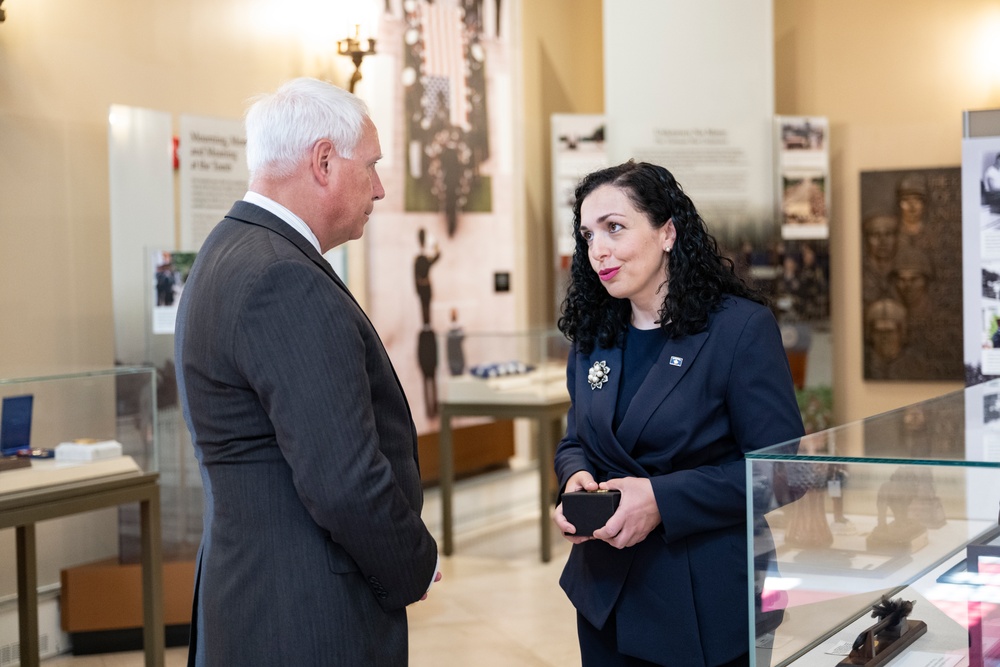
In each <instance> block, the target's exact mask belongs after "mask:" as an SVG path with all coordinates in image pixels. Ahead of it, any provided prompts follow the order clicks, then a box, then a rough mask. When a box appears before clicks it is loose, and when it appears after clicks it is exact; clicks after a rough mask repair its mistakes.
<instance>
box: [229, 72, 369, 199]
mask: <svg viewBox="0 0 1000 667" xmlns="http://www.w3.org/2000/svg"><path fill="white" fill-rule="evenodd" d="M367 117H368V107H367V106H366V105H365V103H364V101H363V100H362V99H361V98H360V97H356V96H355V95H352V94H351V93H349V92H347V91H346V90H344V89H343V88H338V87H336V86H334V85H332V84H329V83H326V82H325V81H320V80H318V79H310V78H308V77H301V78H298V79H292V80H291V81H289V82H287V83H285V84H284V85H282V86H281V87H280V88H278V90H277V91H275V92H274V93H271V94H266V95H260V96H258V97H257V98H255V101H254V102H253V104H252V105H251V107H250V108H249V109H248V110H247V112H246V117H245V118H244V124H245V126H246V133H247V147H246V148H247V167H248V168H249V170H250V180H251V181H252V180H253V179H254V177H255V176H258V175H259V176H268V177H272V178H282V177H285V176H288V175H289V174H291V173H292V171H293V170H294V169H295V167H296V166H297V165H298V164H299V162H301V161H302V159H303V158H304V157H305V156H306V155H307V154H308V153H309V151H310V150H311V149H312V147H313V145H314V144H315V143H316V142H317V141H319V140H320V139H329V140H331V141H332V142H333V145H334V147H335V148H336V150H337V154H338V155H340V156H341V157H345V158H350V157H353V154H354V149H355V148H356V147H357V145H358V141H360V139H361V135H362V133H363V132H364V123H365V119H366V118H367Z"/></svg>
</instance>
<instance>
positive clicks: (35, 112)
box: [0, 0, 1000, 421]
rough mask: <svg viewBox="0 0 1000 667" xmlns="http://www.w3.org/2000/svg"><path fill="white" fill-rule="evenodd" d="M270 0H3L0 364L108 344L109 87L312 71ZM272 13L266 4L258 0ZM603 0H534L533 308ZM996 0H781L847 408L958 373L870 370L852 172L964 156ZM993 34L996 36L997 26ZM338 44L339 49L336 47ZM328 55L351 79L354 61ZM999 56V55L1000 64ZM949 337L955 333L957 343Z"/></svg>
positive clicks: (156, 96)
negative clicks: (814, 167) (906, 377)
mask: <svg viewBox="0 0 1000 667" xmlns="http://www.w3.org/2000/svg"><path fill="white" fill-rule="evenodd" d="M280 6H282V3H281V2H279V0H273V2H257V3H245V2H241V1H240V0H176V1H175V2H169V3H151V2H141V3H140V2H134V1H132V0H107V2H105V3H103V4H99V5H93V4H92V3H78V2H71V3H66V2H58V1H57V0H7V2H5V4H4V9H6V11H7V21H6V22H5V23H3V24H0V285H2V287H0V313H2V315H0V350H2V351H0V377H7V376H12V375H19V374H23V373H32V374H34V373H45V372H58V371H65V370H72V369H77V368H82V367H94V366H106V365H108V364H110V363H112V361H113V345H112V340H111V339H112V321H111V288H110V266H109V264H110V261H109V258H110V250H109V246H110V240H109V228H108V194H107V193H108V183H107V171H108V169H107V132H106V123H107V120H106V115H107V110H108V106H109V105H110V104H112V103H120V104H127V105H132V106H140V107H147V108H153V109H160V110H164V111H168V112H171V113H173V114H175V115H177V114H180V113H194V114H202V115H219V116H226V117H238V116H239V115H240V114H241V113H242V110H243V106H244V100H245V99H246V98H247V97H249V96H250V95H252V94H254V93H256V92H258V91H261V90H267V89H270V88H273V87H274V86H275V85H276V84H277V83H278V82H279V81H281V80H283V79H285V78H288V77H290V76H296V75H299V74H318V73H319V72H318V71H317V67H320V65H318V64H317V59H316V57H315V56H312V55H310V54H309V53H306V52H305V50H304V48H303V47H302V46H300V43H299V42H298V41H297V39H296V38H295V36H294V34H293V33H294V29H295V27H294V26H293V25H289V24H287V22H286V21H284V19H282V20H278V19H277V18H276V17H279V16H281V12H279V11H278V10H277V9H278V8H279V7H280ZM268 11H270V12H272V14H271V15H270V16H268V15H267V14H266V12H268ZM601 11H602V3H601V0H545V1H544V2H534V1H532V2H524V3H523V5H522V10H521V12H522V26H523V28H522V29H523V44H524V57H523V86H524V87H523V100H524V126H523V128H522V129H523V137H524V149H523V150H524V157H525V196H526V207H525V228H526V229H525V239H526V243H525V253H526V254H527V257H526V265H527V266H528V271H527V276H526V282H527V284H529V285H530V286H531V288H530V290H529V292H530V298H529V302H528V323H529V324H530V325H532V326H542V325H546V324H549V323H551V322H554V319H555V312H554V310H555V309H554V307H553V305H552V304H551V300H550V299H549V296H548V295H549V294H551V289H552V281H551V275H550V272H549V268H550V266H551V259H550V258H551V256H552V240H551V234H550V231H549V219H550V210H551V194H550V189H549V179H548V176H549V170H550V161H549V139H550V138H549V116H550V114H552V113H557V112H558V113H573V112H578V113H600V112H602V111H603V97H604V91H603V76H602V67H603V61H602V55H601V46H602V40H601ZM998 11H1000V10H997V9H996V3H995V2H992V1H990V0H963V1H962V2H957V3H942V2H939V1H938V0H914V1H913V2H908V3H905V4H903V3H899V2H892V3H871V2H867V1H864V0H842V1H841V2H836V3H834V2H829V1H825V0H775V12H774V13H775V40H776V58H775V60H776V95H777V100H776V109H777V112H778V113H781V114H816V115H825V116H828V117H829V118H830V121H831V128H832V129H831V133H832V141H831V148H832V169H833V174H832V177H833V183H834V187H835V189H834V191H833V192H834V194H833V206H834V211H833V214H834V229H833V232H832V239H831V254H832V258H833V266H832V271H833V276H832V278H833V287H832V291H833V317H834V324H835V327H836V329H837V332H838V335H837V336H836V337H835V341H836V342H835V349H834V354H835V360H836V361H835V368H836V376H835V385H836V404H837V412H838V415H837V416H838V419H839V420H841V421H843V420H847V419H856V418H859V417H862V416H865V415H868V414H873V413H875V412H880V411H882V410H885V409H889V408H892V407H895V406H898V405H903V404H906V403H910V402H913V401H916V400H920V399H922V398H924V397H927V396H931V395H936V394H939V393H942V392H944V391H947V390H950V389H953V388H958V386H960V385H958V384H939V383H932V384H927V383H912V384H901V383H891V384H888V383H870V382H869V383H865V382H863V381H862V380H861V335H860V316H859V312H858V311H859V306H858V304H859V302H860V285H859V280H858V276H859V274H860V268H859V267H860V240H859V239H860V233H859V221H858V217H859V216H858V208H859V203H858V178H859V172H860V171H862V170H868V169H895V168H905V167H936V166H950V165H957V164H959V158H960V139H961V111H962V110H963V109H968V108H990V107H1000V79H998V77H997V75H996V69H994V70H993V73H992V78H990V76H989V75H988V73H987V72H985V71H984V67H983V59H984V55H983V47H982V42H983V40H984V39H985V37H984V35H983V30H984V28H985V27H989V26H993V27H994V29H996V25H997V13H998ZM994 40H996V37H995V35H994ZM341 60H346V59H341ZM327 67H328V69H327V70H326V71H328V72H329V71H330V69H329V67H335V68H336V69H335V72H331V73H332V74H333V76H334V78H335V79H336V80H339V81H340V82H343V81H345V80H346V76H347V75H348V74H349V70H347V69H346V67H347V63H338V64H336V65H333V66H330V65H328V64H327ZM996 67H997V66H996V65H994V68H996ZM955 344H956V345H960V344H961V341H958V340H956V342H955Z"/></svg>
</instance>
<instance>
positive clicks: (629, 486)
mask: <svg viewBox="0 0 1000 667" xmlns="http://www.w3.org/2000/svg"><path fill="white" fill-rule="evenodd" d="M577 474H579V473H577ZM574 476H575V475H574ZM599 488H602V489H617V490H618V491H621V493H622V498H621V501H620V502H619V503H618V510H617V511H616V512H615V513H614V514H613V515H611V518H610V519H608V523H607V524H606V525H605V526H604V527H603V528H599V529H598V530H595V531H594V539H597V540H604V541H605V542H607V543H608V544H610V545H611V546H613V547H615V548H616V549H624V548H625V547H631V546H634V545H636V544H638V543H639V542H642V541H643V540H644V539H646V536H647V535H649V534H650V533H651V532H652V530H653V529H654V528H656V527H657V526H659V525H660V521H661V518H660V508H659V507H657V506H656V496H654V495H653V485H652V484H651V483H650V481H649V480H648V479H646V478H644V477H622V478H620V479H611V480H608V481H607V482H601V484H600V485H599Z"/></svg>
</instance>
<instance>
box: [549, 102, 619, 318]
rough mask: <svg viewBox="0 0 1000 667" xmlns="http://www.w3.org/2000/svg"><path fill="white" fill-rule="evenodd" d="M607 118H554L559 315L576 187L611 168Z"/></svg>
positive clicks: (571, 247) (554, 219) (572, 245)
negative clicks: (606, 133)
mask: <svg viewBox="0 0 1000 667" xmlns="http://www.w3.org/2000/svg"><path fill="white" fill-rule="evenodd" d="M604 126H605V118H604V116H602V115H599V114H552V118H551V131H552V247H553V249H554V251H555V281H554V284H555V306H556V311H555V312H557V313H558V312H560V307H561V304H562V301H563V299H564V298H565V297H566V288H567V286H568V285H569V267H570V263H571V261H572V259H573V251H574V249H575V248H576V240H575V239H574V238H573V205H574V203H575V201H576V186H577V185H578V184H579V182H580V179H581V178H583V177H584V176H586V175H587V174H589V173H590V172H592V171H596V170H598V169H602V168H604V167H607V166H608V155H607V151H606V150H605V146H604Z"/></svg>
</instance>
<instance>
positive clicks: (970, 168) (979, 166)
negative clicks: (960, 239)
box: [962, 137, 1000, 384]
mask: <svg viewBox="0 0 1000 667" xmlns="http://www.w3.org/2000/svg"><path fill="white" fill-rule="evenodd" d="M962 211H963V218H964V222H963V227H964V232H965V237H966V240H965V251H964V256H963V259H964V262H965V266H966V268H967V272H968V274H969V277H967V278H966V282H967V284H966V286H965V289H966V293H965V300H966V303H965V318H964V321H965V350H966V355H965V373H966V383H967V384H977V383H978V382H979V381H982V380H986V379H992V378H995V377H996V376H1000V137H976V138H967V139H965V140H964V141H963V143H962Z"/></svg>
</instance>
